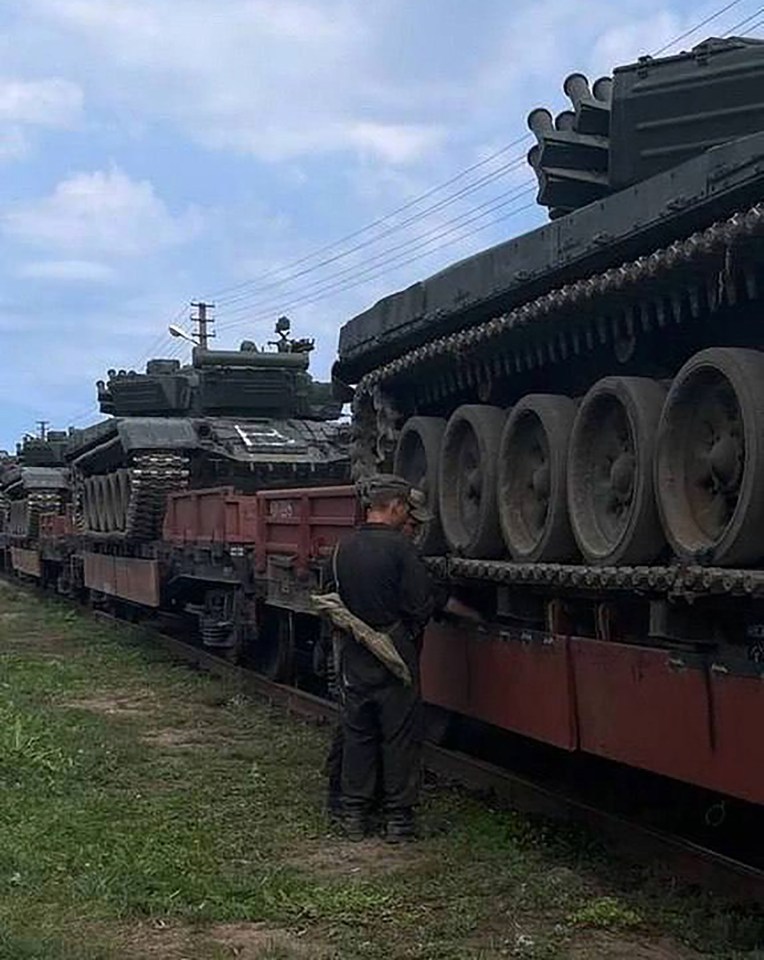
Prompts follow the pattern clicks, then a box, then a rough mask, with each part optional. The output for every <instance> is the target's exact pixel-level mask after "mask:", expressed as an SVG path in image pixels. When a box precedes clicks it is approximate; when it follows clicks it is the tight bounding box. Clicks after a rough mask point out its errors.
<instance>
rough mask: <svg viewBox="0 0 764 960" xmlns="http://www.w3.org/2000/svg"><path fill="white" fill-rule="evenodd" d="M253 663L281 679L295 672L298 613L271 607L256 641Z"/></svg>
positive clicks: (270, 678)
mask: <svg viewBox="0 0 764 960" xmlns="http://www.w3.org/2000/svg"><path fill="white" fill-rule="evenodd" d="M252 665H253V667H254V668H255V670H257V672H258V673H262V674H263V676H265V677H267V678H268V679H269V680H274V681H276V682H278V683H289V682H291V680H292V677H293V675H294V616H293V615H292V613H291V611H289V610H278V609H276V608H270V609H269V610H268V612H267V613H266V615H265V617H264V618H263V623H262V626H261V629H260V631H259V632H258V635H257V639H256V640H255V642H254V650H253V664H252Z"/></svg>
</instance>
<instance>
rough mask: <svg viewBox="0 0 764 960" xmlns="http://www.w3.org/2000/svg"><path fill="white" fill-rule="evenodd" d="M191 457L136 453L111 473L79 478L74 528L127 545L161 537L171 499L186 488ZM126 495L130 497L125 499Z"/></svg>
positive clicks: (171, 454) (167, 453)
mask: <svg viewBox="0 0 764 960" xmlns="http://www.w3.org/2000/svg"><path fill="white" fill-rule="evenodd" d="M188 462H189V461H188V457H187V456H185V455H183V454H178V453H173V452H170V451H152V452H151V453H141V454H136V455H134V456H133V457H132V459H131V462H130V464H129V465H128V466H127V467H124V468H122V469H120V470H116V471H113V472H112V473H109V474H96V475H94V476H92V477H78V478H77V481H76V486H75V524H76V526H77V529H78V531H79V532H80V533H84V534H87V535H88V536H94V537H105V538H109V539H112V538H117V539H125V540H141V541H147V540H154V539H156V538H158V537H160V536H161V532H162V521H163V519H164V512H165V504H166V502H167V495H168V494H169V493H173V492H175V491H178V490H183V489H185V487H186V485H187V483H188V476H189V468H188ZM120 491H125V492H126V496H125V495H123V496H120Z"/></svg>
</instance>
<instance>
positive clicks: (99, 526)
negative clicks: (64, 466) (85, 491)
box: [90, 476, 105, 533]
mask: <svg viewBox="0 0 764 960" xmlns="http://www.w3.org/2000/svg"><path fill="white" fill-rule="evenodd" d="M101 479H102V478H101V477H100V476H99V477H93V478H92V479H91V481H90V483H91V487H90V490H91V493H92V500H91V504H92V508H93V526H94V528H95V529H96V530H97V531H98V532H99V533H103V532H104V530H105V527H104V523H103V484H102V482H101Z"/></svg>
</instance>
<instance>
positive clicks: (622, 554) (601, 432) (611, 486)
mask: <svg viewBox="0 0 764 960" xmlns="http://www.w3.org/2000/svg"><path fill="white" fill-rule="evenodd" d="M664 397H665V390H664V388H663V387H662V386H661V385H660V384H658V383H656V382H655V381H654V380H647V379H643V378H641V377H606V378H605V379H604V380H600V381H599V382H598V383H596V384H595V385H594V386H593V387H592V388H591V390H589V392H588V393H587V394H586V396H585V397H584V399H583V401H582V402H581V406H580V407H579V410H578V413H577V415H576V419H575V423H574V424H573V432H572V434H571V439H570V447H569V451H568V512H569V516H570V523H571V527H572V529H573V534H574V536H575V538H576V542H577V543H578V547H579V549H580V550H581V553H582V554H583V556H584V558H585V559H586V560H587V561H589V562H590V563H595V564H618V563H648V562H649V561H651V560H654V559H655V558H656V557H657V556H658V554H659V553H660V552H661V550H662V549H663V546H664V543H665V541H664V538H663V533H662V531H661V526H660V521H659V519H658V511H657V508H656V505H655V496H654V492H653V452H654V447H655V435H656V431H657V427H658V420H659V418H660V414H661V409H662V407H663V400H664Z"/></svg>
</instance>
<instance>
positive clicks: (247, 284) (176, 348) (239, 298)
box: [159, 0, 764, 354]
mask: <svg viewBox="0 0 764 960" xmlns="http://www.w3.org/2000/svg"><path fill="white" fill-rule="evenodd" d="M741 2H742V0H731V2H728V3H726V4H724V5H723V6H722V7H720V8H719V9H717V10H715V11H714V12H713V13H711V14H710V15H708V16H706V17H704V18H703V19H702V20H700V21H699V22H698V23H697V24H695V25H694V26H693V27H691V28H689V29H687V30H685V31H683V32H682V33H680V34H678V35H677V36H676V37H674V38H673V39H672V40H671V41H669V42H668V43H667V44H664V46H663V47H661V48H660V49H659V50H657V51H655V53H654V54H653V56H658V55H660V54H661V53H663V52H664V51H665V50H667V49H668V48H669V47H671V46H673V45H674V44H675V43H678V42H679V41H680V40H683V39H685V38H686V37H688V36H690V35H691V34H693V33H695V32H696V31H697V30H700V29H701V28H702V27H703V26H705V25H706V24H708V23H711V22H713V21H714V20H716V19H717V18H718V17H720V16H722V15H723V14H724V13H726V12H727V11H728V10H731V9H732V8H733V7H736V6H737V5H738V4H739V3H741ZM762 9H764V8H762ZM758 12H759V11H757V12H756V13H754V14H753V15H752V16H750V17H746V18H745V19H744V20H743V21H741V22H740V23H739V24H736V25H735V26H734V27H732V28H731V30H736V29H739V27H740V26H744V25H745V24H746V23H749V22H750V20H751V19H752V17H755V16H756V15H757V13H758ZM759 26H761V24H760V23H755V24H753V25H752V26H751V27H750V28H749V31H748V32H750V31H751V30H754V29H757V28H758V27H759ZM528 137H529V134H524V135H523V136H521V137H518V138H517V139H515V140H514V141H512V142H511V143H509V144H507V145H505V146H503V147H501V148H500V149H499V150H496V151H494V152H493V153H491V154H490V155H488V156H487V157H484V158H482V159H481V160H479V161H477V162H476V163H473V164H472V165H470V166H469V167H466V168H465V169H464V170H461V171H459V172H458V173H456V174H454V175H453V176H452V177H449V178H448V179H447V180H445V181H443V182H441V183H439V184H436V185H435V186H433V187H430V188H429V189H428V190H426V191H424V193H422V194H420V195H419V196H417V197H414V198H412V199H411V200H408V201H406V202H405V203H403V204H401V205H400V206H398V207H396V208H395V209H394V210H392V211H390V212H389V213H387V214H385V215H384V216H382V217H379V218H377V219H376V220H374V221H372V222H371V223H370V224H367V225H365V226H363V227H360V228H358V229H357V230H353V231H351V232H350V233H348V234H346V235H344V236H343V237H340V238H339V239H337V240H335V241H332V242H330V243H327V244H324V245H323V246H321V247H319V248H317V249H316V250H314V251H312V252H310V253H308V254H306V255H305V256H302V257H300V258H298V259H297V260H295V261H292V262H291V263H289V264H287V265H285V266H284V267H281V268H276V269H274V270H271V271H268V272H267V273H265V274H263V275H261V277H260V278H259V280H265V279H269V278H271V277H273V276H275V275H277V274H279V273H283V272H284V271H287V270H293V269H294V268H296V267H300V266H303V265H304V264H308V263H309V262H310V261H312V260H314V259H315V258H316V257H319V256H321V254H323V253H326V252H329V251H330V250H334V249H336V248H337V247H340V246H341V245H342V244H344V243H347V242H348V241H350V240H353V239H355V238H356V237H360V236H362V235H363V234H365V233H367V232H368V231H370V230H372V229H374V228H376V227H378V226H381V225H383V224H386V223H388V222H389V221H391V220H392V219H393V218H394V217H396V216H398V215H399V214H400V213H403V212H405V211H406V210H409V209H413V208H414V207H416V206H417V205H419V204H421V203H422V202H423V201H424V200H426V199H428V198H429V197H431V196H433V195H434V194H436V193H438V192H439V191H441V190H444V189H446V188H447V187H449V186H451V185H453V184H455V183H458V182H459V181H460V180H462V179H464V177H466V176H468V175H469V174H470V173H472V172H474V171H475V170H477V169H480V168H481V167H483V166H485V165H487V164H488V163H490V162H492V161H494V160H496V159H497V158H498V157H500V156H502V155H503V154H505V153H507V152H508V151H509V150H511V149H512V148H513V147H515V146H517V145H518V144H520V143H522V142H523V141H525V140H527V139H528ZM504 166H509V164H505V165H504ZM497 176H498V174H496V172H493V173H491V174H488V175H487V177H486V178H480V179H479V180H478V181H476V183H475V184H468V185H467V186H466V187H464V188H462V189H461V190H460V191H457V195H458V196H464V195H466V194H467V193H469V192H472V191H473V189H479V187H480V186H481V185H482V183H483V181H485V182H490V180H491V179H495V178H497ZM458 196H455V197H454V199H457V198H458ZM440 205H446V203H445V200H441V201H439V202H438V204H435V205H434V206H436V207H438V206H440ZM425 212H426V211H420V212H419V214H418V215H417V217H414V218H411V219H419V217H421V216H423V215H424V214H425ZM502 219H505V218H502ZM486 226H487V225H486ZM481 229H483V228H481ZM390 232H392V229H389V230H386V231H383V232H382V233H381V234H380V236H379V237H377V238H376V239H375V240H373V241H371V240H370V241H367V242H366V243H365V244H363V245H356V246H357V247H358V248H360V249H363V248H365V247H366V246H368V245H371V243H372V242H377V241H378V240H379V239H381V238H382V237H383V236H385V235H388V234H389V233H390ZM452 242H456V241H452ZM446 245H448V244H445V245H444V246H446ZM353 252H357V250H350V251H346V253H345V254H343V256H345V255H350V254H351V253H353ZM432 252H433V251H430V253H432ZM426 255H429V253H428V254H426ZM338 259H341V257H339V256H337V257H332V258H328V263H331V262H336V261H337V260H338ZM375 259H376V258H375ZM414 259H421V258H420V257H416V258H414ZM324 265H327V264H326V263H323V264H320V265H319V264H316V265H314V266H313V267H312V268H311V270H316V269H319V268H320V267H321V266H324ZM308 272H310V271H305V273H303V272H302V271H300V273H299V275H290V276H287V277H282V278H280V279H279V280H278V281H277V282H276V283H275V284H273V285H269V287H270V286H280V285H283V284H284V283H287V282H290V281H291V280H294V279H297V278H298V276H302V275H305V274H307V273H308ZM327 279H328V278H327ZM324 282H326V280H325V281H324ZM257 283H258V278H253V279H251V280H247V281H243V282H242V283H240V284H237V285H235V286H231V287H224V288H222V289H221V290H220V291H219V293H221V294H223V295H225V294H229V296H228V297H227V298H225V297H224V299H225V300H226V302H228V304H229V305H233V304H234V303H241V304H244V302H245V301H247V300H248V296H253V295H247V294H245V293H243V292H241V293H238V295H236V296H234V293H235V292H237V291H245V290H247V289H249V288H251V287H252V286H254V285H255V284H257ZM314 285H315V284H314ZM262 292H263V288H262V287H261V288H260V290H259V291H258V293H257V294H255V295H254V296H259V295H260V294H261V293H262ZM180 312H181V311H179V314H180ZM179 314H178V315H179ZM178 315H176V317H177V316H178ZM165 340H166V336H165V335H164V334H163V335H161V336H160V338H159V345H161V344H163V343H164V342H165ZM182 349H183V347H182V344H178V345H173V348H172V353H173V354H176V353H180V352H182Z"/></svg>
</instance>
